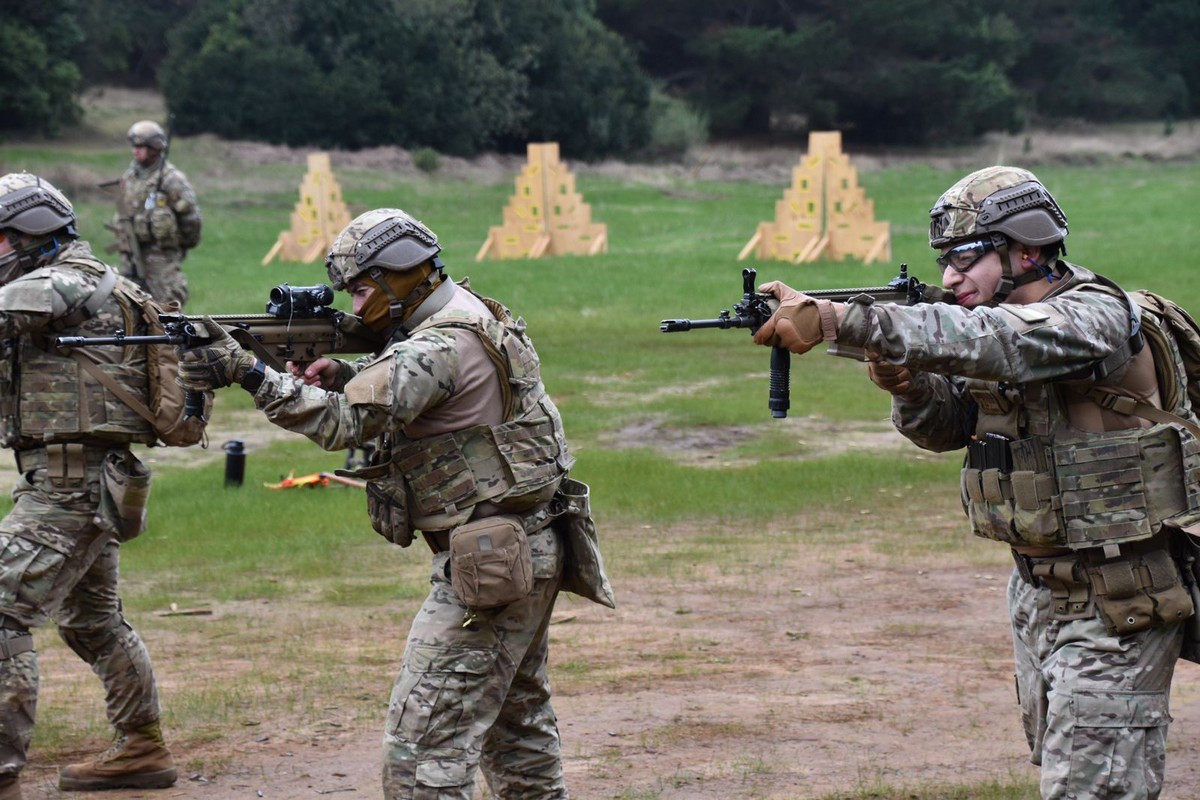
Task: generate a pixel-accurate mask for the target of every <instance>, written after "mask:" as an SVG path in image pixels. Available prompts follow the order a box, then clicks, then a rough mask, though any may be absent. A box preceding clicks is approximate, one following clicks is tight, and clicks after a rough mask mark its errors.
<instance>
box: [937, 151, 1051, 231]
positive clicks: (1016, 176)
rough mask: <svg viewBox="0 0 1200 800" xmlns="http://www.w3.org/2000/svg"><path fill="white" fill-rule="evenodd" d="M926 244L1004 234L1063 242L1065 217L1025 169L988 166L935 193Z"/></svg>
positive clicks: (1033, 176)
mask: <svg viewBox="0 0 1200 800" xmlns="http://www.w3.org/2000/svg"><path fill="white" fill-rule="evenodd" d="M929 218H930V221H929V246H930V247H933V248H940V247H945V246H946V245H948V244H950V243H952V242H960V241H965V240H968V239H982V238H985V237H986V236H987V235H988V234H992V233H1002V234H1004V235H1005V236H1008V237H1009V238H1011V239H1013V240H1014V241H1018V242H1022V243H1024V244H1030V245H1038V246H1040V245H1048V244H1052V243H1054V242H1061V241H1062V240H1063V239H1064V238H1065V237H1066V235H1067V217H1066V215H1065V214H1063V212H1062V209H1061V208H1059V206H1058V203H1057V202H1055V200H1054V198H1053V197H1052V196H1051V194H1050V192H1048V191H1047V190H1046V187H1045V186H1043V185H1042V182H1041V181H1039V180H1038V179H1037V176H1036V175H1034V174H1033V173H1032V172H1030V171H1029V170H1027V169H1020V168H1017V167H1003V166H996V167H987V168H985V169H981V170H978V171H977V172H972V173H971V174H970V175H968V176H966V177H965V178H963V179H962V180H960V181H959V182H958V183H956V184H954V185H953V186H951V187H950V188H949V189H947V190H946V191H945V193H943V194H942V196H941V197H939V198H938V201H937V202H936V203H934V204H933V208H932V209H930V211H929Z"/></svg>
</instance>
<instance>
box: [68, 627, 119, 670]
mask: <svg viewBox="0 0 1200 800" xmlns="http://www.w3.org/2000/svg"><path fill="white" fill-rule="evenodd" d="M124 627H128V623H125V625H124ZM119 633H120V627H117V628H100V629H99V630H77V629H75V628H63V627H61V626H60V627H59V629H58V635H59V637H61V638H62V640H63V641H64V642H66V645H67V647H69V648H71V650H72V651H74V653H75V655H77V656H79V657H80V658H82V659H83V660H84V662H85V663H87V664H95V663H96V661H97V660H98V659H99V658H100V656H101V654H102V653H104V652H105V651H106V650H108V649H109V648H110V647H112V645H113V644H114V643H115V642H116V641H117V637H118V634H119Z"/></svg>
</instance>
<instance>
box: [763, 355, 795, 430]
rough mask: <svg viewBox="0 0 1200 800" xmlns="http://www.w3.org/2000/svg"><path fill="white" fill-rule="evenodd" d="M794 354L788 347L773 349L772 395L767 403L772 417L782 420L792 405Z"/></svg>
mask: <svg viewBox="0 0 1200 800" xmlns="http://www.w3.org/2000/svg"><path fill="white" fill-rule="evenodd" d="M791 371H792V354H791V353H789V352H788V350H787V348H786V347H772V348H771V395H770V399H769V400H768V401H767V405H768V407H769V408H770V409H771V416H772V417H776V418H777V419H782V418H783V417H786V416H787V412H788V406H790V405H791V399H790V390H789V388H788V384H789V383H790V382H791Z"/></svg>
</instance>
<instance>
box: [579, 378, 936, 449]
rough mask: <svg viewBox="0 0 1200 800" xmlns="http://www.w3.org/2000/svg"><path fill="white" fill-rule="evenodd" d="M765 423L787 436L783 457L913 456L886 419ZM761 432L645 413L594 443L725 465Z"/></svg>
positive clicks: (811, 418) (780, 437)
mask: <svg viewBox="0 0 1200 800" xmlns="http://www.w3.org/2000/svg"><path fill="white" fill-rule="evenodd" d="M660 391H661V390H660ZM771 422H772V424H771V433H772V438H774V439H777V440H779V441H783V440H784V439H783V437H786V439H788V440H790V442H789V448H790V455H787V456H783V457H786V458H790V459H812V458H823V457H826V456H830V455H835V454H837V453H846V452H855V451H870V452H874V453H881V452H884V453H886V452H895V453H896V455H897V457H908V458H914V457H919V453H917V452H916V451H914V450H913V447H912V445H911V444H909V443H908V440H906V439H905V438H904V437H902V436H901V435H900V434H899V433H897V432H896V429H895V428H894V427H893V426H892V425H891V423H890V422H888V421H887V420H878V421H875V422H855V423H846V422H835V421H833V420H830V419H826V418H825V417H820V416H807V417H797V416H795V415H793V416H789V417H786V418H784V419H777V420H772V421H771ZM761 430H762V427H761V426H752V425H708V426H696V425H692V426H687V427H675V426H673V425H671V424H670V422H669V418H668V417H667V416H665V415H648V416H645V417H639V418H637V419H635V420H633V421H631V422H628V423H626V424H625V425H624V426H623V427H621V428H618V429H616V430H613V431H610V432H606V433H602V434H600V436H599V437H598V441H599V443H600V444H601V445H603V446H605V447H608V448H611V449H614V450H623V449H628V448H636V447H649V448H652V449H654V450H657V451H658V452H660V453H662V454H664V455H667V456H670V457H672V458H674V459H675V460H677V461H679V462H681V463H684V464H689V465H691V466H709V467H728V466H732V465H741V464H750V463H752V462H753V461H754V460H755V459H753V458H751V457H747V456H742V455H739V454H738V452H737V451H738V448H739V447H741V446H744V445H745V444H746V443H747V442H748V441H750V440H752V439H754V438H756V437H757V436H758V435H759V434H760V432H761ZM776 457H777V458H778V457H780V456H776Z"/></svg>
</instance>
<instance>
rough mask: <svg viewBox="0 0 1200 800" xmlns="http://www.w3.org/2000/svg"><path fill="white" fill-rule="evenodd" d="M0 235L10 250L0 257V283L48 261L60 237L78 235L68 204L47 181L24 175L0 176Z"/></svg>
mask: <svg viewBox="0 0 1200 800" xmlns="http://www.w3.org/2000/svg"><path fill="white" fill-rule="evenodd" d="M14 232H15V233H17V234H19V236H12V235H11V234H12V233H14ZM0 233H3V234H9V236H8V238H9V240H10V241H9V243H10V244H11V245H12V247H13V250H12V252H11V253H8V254H6V255H5V256H3V257H2V258H0V283H5V282H7V281H10V280H12V279H13V278H14V277H16V276H17V275H19V274H20V273H22V272H28V271H29V270H31V269H34V268H35V267H37V266H38V264H39V263H40V262H42V261H46V260H49V259H50V258H52V257H53V256H54V254H55V253H56V252H58V247H59V245H60V244H61V243H60V242H59V238H60V237H61V238H66V239H75V238H78V236H79V233H78V232H77V231H76V230H75V209H74V208H72V207H71V203H70V201H68V200H67V198H66V197H64V196H63V194H62V192H60V191H59V190H58V189H56V188H54V186H53V185H52V184H51V183H50V182H49V181H47V180H43V179H42V178H39V177H38V176H36V175H31V174H30V173H28V172H10V173H9V174H7V175H4V176H2V177H0Z"/></svg>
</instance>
